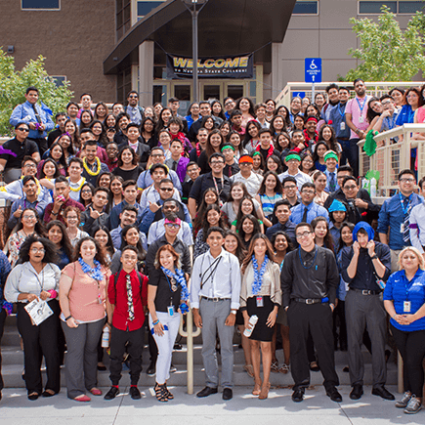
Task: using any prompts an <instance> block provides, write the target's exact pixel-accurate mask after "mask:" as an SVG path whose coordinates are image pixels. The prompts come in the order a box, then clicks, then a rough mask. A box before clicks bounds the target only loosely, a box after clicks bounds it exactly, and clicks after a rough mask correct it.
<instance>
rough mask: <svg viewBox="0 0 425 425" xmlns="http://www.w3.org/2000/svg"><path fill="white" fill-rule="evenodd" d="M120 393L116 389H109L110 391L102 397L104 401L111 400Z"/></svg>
mask: <svg viewBox="0 0 425 425" xmlns="http://www.w3.org/2000/svg"><path fill="white" fill-rule="evenodd" d="M119 393H120V389H119V388H117V387H111V389H110V390H109V391H108V392H107V393H106V394H105V397H103V398H104V399H105V400H113V399H114V398H115V397H116V396H117V395H118V394H119Z"/></svg>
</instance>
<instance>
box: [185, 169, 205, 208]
mask: <svg viewBox="0 0 425 425" xmlns="http://www.w3.org/2000/svg"><path fill="white" fill-rule="evenodd" d="M200 171H201V169H200V168H199V165H198V163H197V162H195V161H190V162H189V164H187V168H186V175H188V176H189V178H190V180H188V181H186V182H184V183H183V196H182V202H183V203H184V204H186V205H187V202H188V200H189V194H190V191H191V189H192V186H193V183H195V181H196V179H197V178H198V177H199V173H200Z"/></svg>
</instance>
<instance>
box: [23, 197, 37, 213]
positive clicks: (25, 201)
mask: <svg viewBox="0 0 425 425" xmlns="http://www.w3.org/2000/svg"><path fill="white" fill-rule="evenodd" d="M37 205H38V201H35V205H34V209H35V208H37ZM30 208H32V207H31V203H30ZM26 209H27V200H26V199H24V210H26Z"/></svg>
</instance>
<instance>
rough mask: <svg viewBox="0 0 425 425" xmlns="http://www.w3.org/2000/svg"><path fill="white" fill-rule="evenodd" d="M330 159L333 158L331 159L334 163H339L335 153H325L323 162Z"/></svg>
mask: <svg viewBox="0 0 425 425" xmlns="http://www.w3.org/2000/svg"><path fill="white" fill-rule="evenodd" d="M330 158H333V159H335V161H336V162H339V161H338V155H337V154H336V153H335V152H333V151H331V152H327V153H326V154H325V162H326V161H327V160H328V159H330Z"/></svg>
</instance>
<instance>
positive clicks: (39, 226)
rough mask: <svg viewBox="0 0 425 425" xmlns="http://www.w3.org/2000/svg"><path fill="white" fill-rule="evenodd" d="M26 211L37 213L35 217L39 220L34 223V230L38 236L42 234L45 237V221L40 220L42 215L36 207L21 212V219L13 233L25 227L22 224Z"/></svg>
mask: <svg viewBox="0 0 425 425" xmlns="http://www.w3.org/2000/svg"><path fill="white" fill-rule="evenodd" d="M25 211H32V212H33V213H34V214H35V218H36V220H37V221H36V223H35V225H34V232H35V233H36V234H37V235H38V236H40V237H41V236H43V237H44V236H46V228H45V227H44V224H43V222H42V221H41V220H40V217H39V215H38V212H37V211H36V209H35V208H30V207H28V208H25V209H24V210H23V211H22V214H21V216H20V217H19V220H18V224H17V225H16V226H15V228H14V229H13V230H12V233H17V232H19V231H20V230H21V229H22V228H23V227H24V226H23V224H22V217H23V215H24V214H25Z"/></svg>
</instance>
